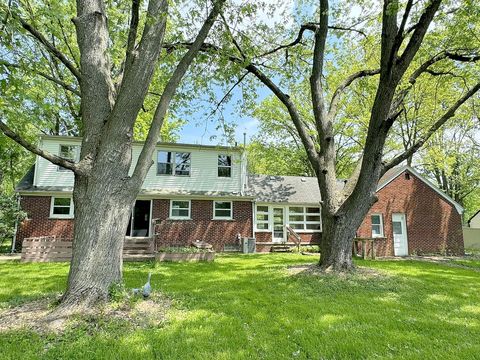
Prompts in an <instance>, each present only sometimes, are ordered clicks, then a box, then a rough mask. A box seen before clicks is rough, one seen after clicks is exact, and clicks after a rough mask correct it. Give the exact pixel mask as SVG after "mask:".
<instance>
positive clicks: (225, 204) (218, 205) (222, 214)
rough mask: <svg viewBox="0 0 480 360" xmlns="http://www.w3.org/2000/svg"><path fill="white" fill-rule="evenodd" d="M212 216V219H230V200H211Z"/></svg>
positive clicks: (231, 216)
mask: <svg viewBox="0 0 480 360" xmlns="http://www.w3.org/2000/svg"><path fill="white" fill-rule="evenodd" d="M213 218H214V219H227V220H228V219H232V218H233V215H232V202H231V201H214V202H213Z"/></svg>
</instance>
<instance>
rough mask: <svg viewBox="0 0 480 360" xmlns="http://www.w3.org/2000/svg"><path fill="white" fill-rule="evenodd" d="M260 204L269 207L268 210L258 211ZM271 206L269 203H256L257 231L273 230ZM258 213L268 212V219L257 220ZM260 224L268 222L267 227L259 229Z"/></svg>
mask: <svg viewBox="0 0 480 360" xmlns="http://www.w3.org/2000/svg"><path fill="white" fill-rule="evenodd" d="M259 206H264V207H266V208H267V211H258V207H259ZM271 209H272V207H271V206H268V205H259V204H255V232H271V231H272V225H271V224H270V222H271V221H270V220H271V219H272V214H271V212H272V211H271ZM257 214H266V215H267V216H268V220H260V221H259V220H257ZM258 224H267V228H266V229H259V228H258V226H257V225H258Z"/></svg>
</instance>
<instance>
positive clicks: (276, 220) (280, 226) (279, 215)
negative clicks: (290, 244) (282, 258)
mask: <svg viewBox="0 0 480 360" xmlns="http://www.w3.org/2000/svg"><path fill="white" fill-rule="evenodd" d="M272 239H273V240H272V241H273V242H275V243H282V242H285V214H284V208H283V207H274V208H273V236H272Z"/></svg>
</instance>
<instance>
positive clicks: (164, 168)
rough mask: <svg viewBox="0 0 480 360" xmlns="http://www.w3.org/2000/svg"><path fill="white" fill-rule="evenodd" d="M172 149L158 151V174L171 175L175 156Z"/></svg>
mask: <svg viewBox="0 0 480 360" xmlns="http://www.w3.org/2000/svg"><path fill="white" fill-rule="evenodd" d="M172 154H173V153H172V152H170V151H159V152H158V153H157V175H171V174H172V169H173V157H172Z"/></svg>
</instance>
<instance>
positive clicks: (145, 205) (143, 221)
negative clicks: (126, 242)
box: [127, 200, 151, 237]
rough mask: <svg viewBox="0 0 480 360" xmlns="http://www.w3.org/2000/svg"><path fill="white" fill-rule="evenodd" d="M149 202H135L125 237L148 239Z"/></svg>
mask: <svg viewBox="0 0 480 360" xmlns="http://www.w3.org/2000/svg"><path fill="white" fill-rule="evenodd" d="M150 209H151V201H150V200H137V201H135V206H134V207H133V211H132V216H131V218H130V223H129V224H128V229H127V236H133V237H148V236H149V235H150Z"/></svg>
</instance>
